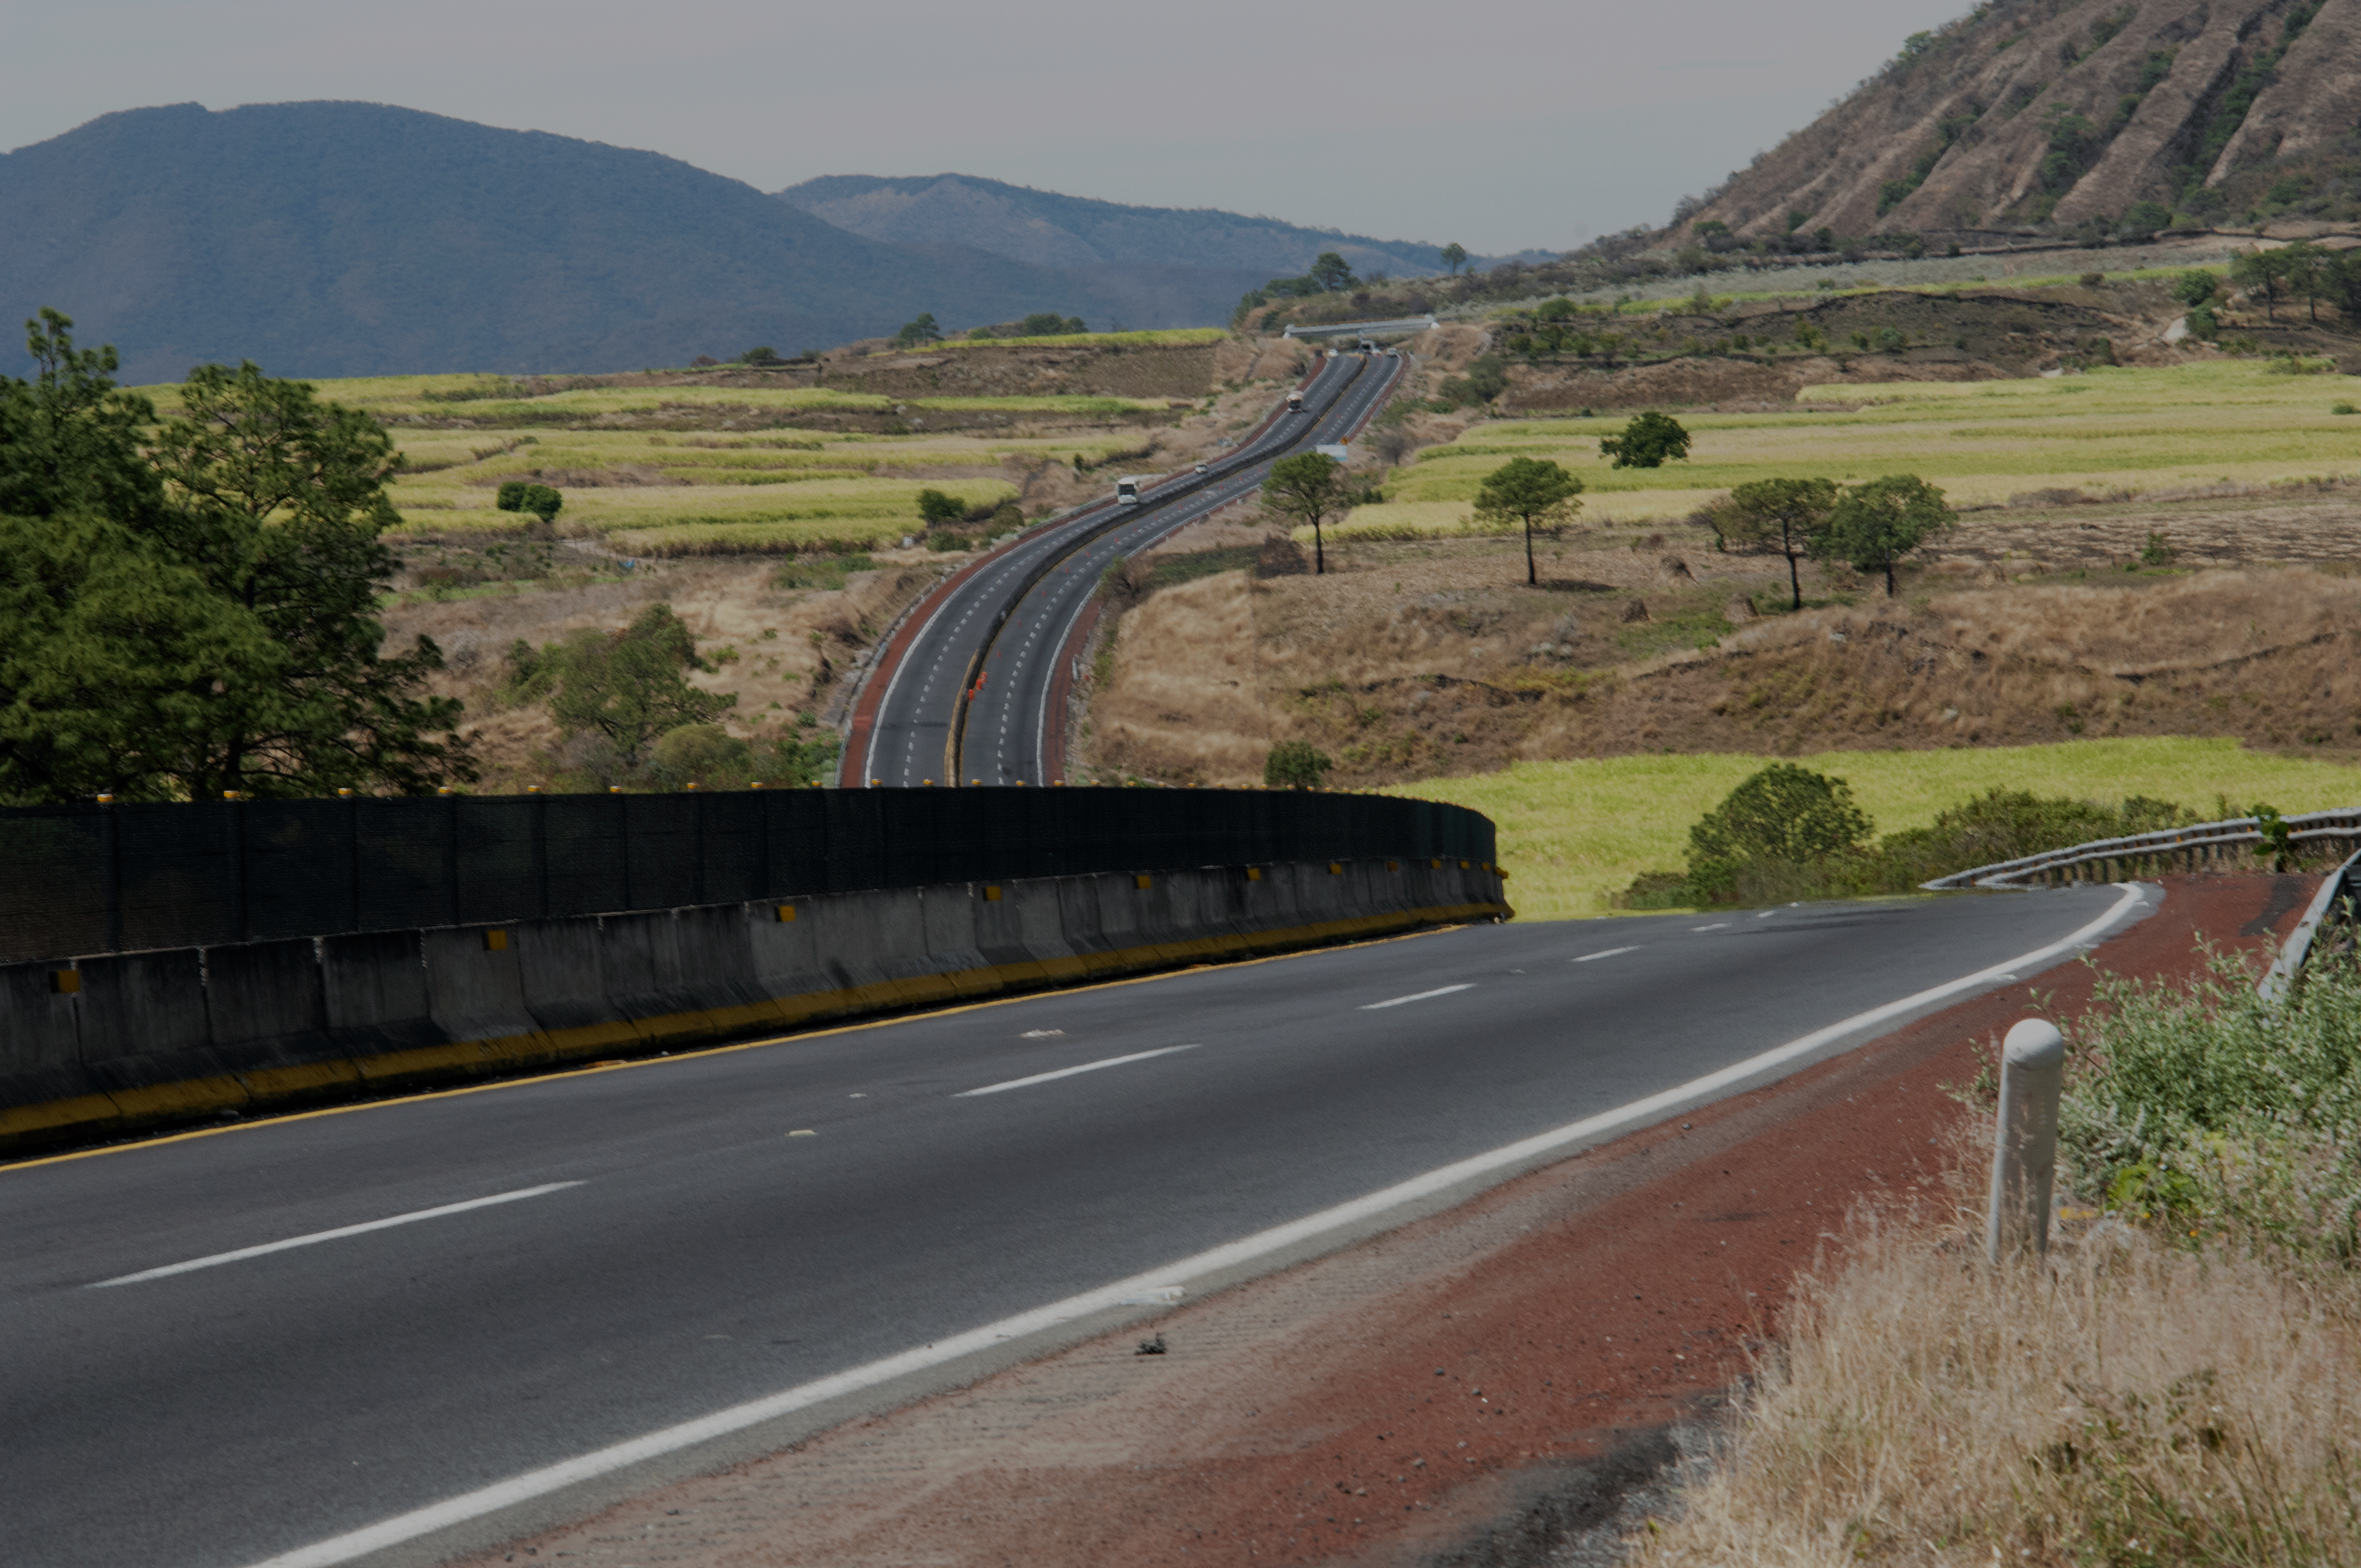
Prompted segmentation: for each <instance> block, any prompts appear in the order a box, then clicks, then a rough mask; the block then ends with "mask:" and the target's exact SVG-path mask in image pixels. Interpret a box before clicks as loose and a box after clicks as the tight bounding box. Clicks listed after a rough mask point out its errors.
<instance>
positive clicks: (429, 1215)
mask: <svg viewBox="0 0 2361 1568" xmlns="http://www.w3.org/2000/svg"><path fill="white" fill-rule="evenodd" d="M581 1185H582V1183H580V1182H578V1181H553V1182H550V1183H549V1184H548V1185H547V1186H545V1187H527V1188H525V1189H523V1190H521V1191H516V1192H496V1193H494V1194H493V1195H492V1196H490V1197H489V1198H470V1199H468V1200H467V1201H466V1202H464V1203H445V1204H444V1205H443V1206H442V1207H440V1208H436V1209H419V1210H415V1211H413V1212H410V1213H407V1214H395V1215H393V1216H391V1217H390V1218H388V1219H383V1220H370V1221H368V1222H367V1223H363V1224H358V1225H339V1226H337V1227H336V1228H335V1230H333V1231H313V1233H312V1234H310V1235H307V1236H290V1237H288V1238H287V1239H286V1240H285V1241H283V1242H264V1243H263V1244H262V1245H259V1246H242V1247H240V1248H238V1249H237V1250H236V1252H217V1253H214V1255H211V1256H210V1257H192V1258H191V1259H189V1260H188V1261H187V1262H186V1263H168V1264H166V1265H165V1266H163V1267H161V1268H143V1269H141V1270H140V1271H139V1272H138V1273H137V1274H124V1275H118V1276H116V1277H115V1278H113V1279H101V1280H97V1281H94V1282H93V1283H92V1284H89V1285H85V1286H83V1287H82V1288H83V1289H85V1290H104V1289H105V1288H107V1287H109V1286H111V1285H137V1284H139V1283H140V1282H141V1281H143V1280H148V1279H161V1278H163V1277H165V1276H167V1275H170V1274H186V1273H188V1272H190V1271H191V1270H192V1269H198V1268H213V1267H216V1266H219V1265H222V1264H225V1263H243V1262H244V1261H246V1260H247V1258H249V1257H261V1256H264V1255H267V1254H269V1253H274V1252H285V1251H287V1250H288V1249H289V1248H290V1247H299V1246H315V1245H318V1244H320V1243H321V1242H333V1241H340V1240H342V1239H343V1238H344V1237H346V1236H357V1235H362V1234H367V1233H368V1232H370V1231H385V1230H391V1229H392V1228H393V1227H394V1226H396V1225H414V1224H416V1223H418V1222H419V1221H421V1220H439V1219H441V1218H443V1216H444V1215H445V1214H464V1213H466V1212H467V1211H468V1210H470V1209H489V1208H490V1207H491V1206H492V1205H493V1204H495V1203H513V1202H515V1201H518V1200H519V1199H521V1198H538V1197H540V1196H541V1195H542V1194H543V1193H544V1192H563V1191H564V1190H566V1189H567V1188H569V1187H579V1186H581Z"/></svg>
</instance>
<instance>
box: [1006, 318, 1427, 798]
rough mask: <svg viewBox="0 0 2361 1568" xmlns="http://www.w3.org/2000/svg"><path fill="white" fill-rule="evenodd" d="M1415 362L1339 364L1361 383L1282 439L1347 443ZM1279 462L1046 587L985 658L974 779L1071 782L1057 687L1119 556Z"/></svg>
mask: <svg viewBox="0 0 2361 1568" xmlns="http://www.w3.org/2000/svg"><path fill="white" fill-rule="evenodd" d="M1408 364H1409V361H1407V360H1404V359H1398V358H1390V357H1388V356H1382V355H1379V356H1370V357H1368V358H1367V359H1366V361H1365V360H1364V359H1363V358H1362V357H1361V356H1345V358H1343V359H1339V360H1332V361H1330V365H1329V374H1331V375H1334V374H1335V373H1336V370H1337V367H1340V366H1342V367H1345V371H1346V374H1348V375H1350V376H1351V378H1350V379H1349V380H1347V381H1345V383H1344V384H1343V385H1342V386H1341V387H1340V388H1339V389H1337V390H1336V392H1335V395H1334V397H1333V398H1331V399H1329V400H1326V401H1325V403H1324V404H1323V406H1321V407H1320V408H1319V409H1318V411H1316V412H1313V411H1312V406H1313V405H1312V400H1311V399H1309V398H1306V399H1305V400H1304V406H1305V409H1306V412H1305V413H1304V414H1303V415H1301V416H1299V417H1297V418H1296V419H1294V420H1292V421H1290V422H1287V423H1288V424H1293V425H1300V426H1308V427H1309V428H1305V429H1295V430H1290V429H1288V428H1287V427H1286V424H1282V426H1281V428H1280V429H1279V431H1277V432H1274V439H1276V438H1277V437H1279V436H1280V435H1287V436H1291V438H1292V441H1291V449H1292V450H1299V451H1300V450H1304V449H1307V448H1309V447H1312V446H1315V445H1319V444H1323V443H1331V442H1340V441H1343V440H1344V439H1345V437H1346V436H1348V435H1349V434H1351V433H1353V432H1354V431H1355V430H1356V429H1358V428H1359V427H1360V425H1361V422H1363V421H1364V420H1366V419H1367V418H1368V417H1369V415H1371V414H1372V413H1374V412H1376V411H1377V409H1378V406H1379V405H1380V404H1381V403H1382V402H1383V401H1384V400H1385V397H1386V394H1387V393H1389V392H1390V391H1391V390H1392V389H1393V388H1394V385H1395V383H1396V381H1397V380H1398V379H1399V378H1400V374H1401V372H1402V371H1403V369H1405V368H1406V367H1407V366H1408ZM1355 370H1357V374H1354V373H1353V372H1354V371H1355ZM1275 460H1276V455H1260V456H1254V457H1252V458H1250V459H1249V460H1247V461H1245V462H1242V463H1241V464H1239V465H1238V466H1236V467H1235V468H1231V469H1225V470H1223V471H1222V472H1221V473H1219V474H1218V475H1217V476H1216V482H1215V483H1213V484H1210V485H1207V486H1206V487H1205V488H1202V489H1201V490H1199V491H1197V492H1195V493H1194V494H1191V495H1188V496H1183V497H1180V498H1179V499H1175V500H1173V501H1170V502H1169V503H1167V504H1165V505H1162V506H1158V507H1153V508H1150V509H1148V510H1147V511H1146V512H1145V513H1144V514H1142V515H1140V516H1137V517H1135V518H1131V519H1128V520H1126V521H1125V522H1124V523H1123V524H1122V525H1121V526H1120V527H1118V528H1115V529H1114V530H1112V531H1110V532H1106V533H1103V534H1101V535H1100V536H1099V537H1098V538H1096V539H1094V540H1093V541H1092V542H1091V543H1088V544H1086V545H1084V546H1082V548H1081V549H1080V550H1078V551H1076V552H1074V553H1073V554H1071V555H1069V556H1068V557H1067V558H1066V559H1065V560H1064V561H1062V562H1060V564H1059V565H1058V568H1057V569H1056V570H1055V571H1053V572H1051V573H1050V574H1049V576H1047V577H1045V578H1043V579H1042V580H1041V581H1040V582H1039V583H1038V584H1037V585H1036V586H1035V587H1034V588H1033V590H1032V591H1031V592H1030V593H1028V594H1027V595H1026V596H1025V598H1023V599H1022V600H1021V601H1020V602H1019V603H1018V604H1017V606H1016V609H1015V611H1014V612H1012V613H1011V615H1010V616H1009V618H1008V623H1007V625H1006V626H1005V628H1004V629H1003V630H1002V631H1001V633H1000V635H999V637H998V638H997V639H996V640H994V643H993V646H992V652H991V654H990V656H989V657H988V658H987V659H986V660H985V662H984V675H985V679H984V682H983V688H982V690H980V691H979V692H978V693H977V694H976V698H975V700H974V701H973V702H972V703H970V704H969V705H968V713H967V737H966V745H965V747H964V748H963V750H962V753H961V773H964V774H966V775H967V776H968V777H969V778H970V780H971V781H973V780H981V781H982V782H983V783H984V784H1050V783H1053V782H1055V781H1056V780H1058V779H1060V778H1061V777H1063V776H1064V771H1065V760H1064V759H1063V758H1062V757H1055V756H1051V755H1050V754H1049V752H1050V750H1051V748H1049V747H1048V746H1047V745H1046V744H1045V736H1046V734H1047V732H1048V731H1049V729H1050V717H1051V716H1050V713H1049V704H1050V702H1051V700H1052V696H1051V690H1052V687H1053V686H1054V685H1055V684H1056V681H1057V676H1058V665H1059V663H1060V660H1061V658H1065V657H1079V655H1078V654H1071V653H1061V652H1060V650H1062V649H1065V648H1066V645H1067V641H1068V638H1069V635H1070V634H1071V632H1072V630H1073V629H1074V623H1075V622H1076V621H1077V620H1080V619H1081V618H1082V611H1083V609H1085V608H1086V607H1087V606H1088V605H1089V604H1090V602H1091V596H1092V594H1093V592H1094V591H1095V590H1096V588H1097V587H1098V582H1099V575H1100V574H1101V573H1102V572H1104V570H1105V569H1106V568H1107V567H1108V566H1109V565H1113V564H1114V562H1115V560H1116V558H1118V557H1120V556H1127V555H1134V554H1138V553H1139V552H1140V551H1142V550H1145V549H1147V548H1148V546H1149V545H1151V544H1153V543H1156V542H1157V541H1158V540H1159V539H1161V538H1163V537H1164V536H1165V535H1166V534H1169V533H1170V532H1173V531H1174V530H1175V529H1179V528H1184V527H1186V526H1187V525H1189V524H1190V523H1192V522H1195V521H1198V520H1199V519H1201V518H1204V517H1207V516H1209V515H1211V514H1212V513H1213V512H1214V511H1217V510H1220V509H1221V508H1223V507H1225V506H1228V505H1229V504H1230V503H1231V502H1232V501H1235V500H1237V499H1240V498H1241V497H1243V496H1247V495H1251V494H1252V493H1253V492H1254V491H1255V490H1256V489H1257V488H1259V487H1260V486H1261V484H1262V482H1263V479H1264V478H1265V477H1267V476H1268V474H1269V472H1270V465H1271V463H1272V462H1273V461H1275Z"/></svg>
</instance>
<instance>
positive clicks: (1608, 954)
mask: <svg viewBox="0 0 2361 1568" xmlns="http://www.w3.org/2000/svg"><path fill="white" fill-rule="evenodd" d="M1646 946H1647V944H1646V943H1645V942H1642V943H1640V944H1639V945H1638V946H1636V947H1630V948H1608V949H1607V950H1606V951H1604V952H1598V953H1585V954H1583V955H1582V957H1580V958H1578V959H1568V960H1567V961H1568V962H1570V963H1577V964H1587V963H1596V962H1597V961H1598V959H1615V958H1620V957H1622V956H1623V955H1624V954H1625V953H1636V952H1638V951H1639V950H1640V948H1644V947H1646Z"/></svg>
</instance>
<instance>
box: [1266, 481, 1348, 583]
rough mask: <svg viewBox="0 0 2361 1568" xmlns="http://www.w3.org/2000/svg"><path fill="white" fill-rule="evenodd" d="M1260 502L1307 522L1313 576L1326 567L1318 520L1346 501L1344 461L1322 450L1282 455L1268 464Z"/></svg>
mask: <svg viewBox="0 0 2361 1568" xmlns="http://www.w3.org/2000/svg"><path fill="white" fill-rule="evenodd" d="M1262 504H1263V505H1265V506H1267V507H1268V508H1269V509H1270V510H1273V511H1275V512H1277V513H1279V516H1281V517H1284V518H1287V519H1289V520H1290V521H1293V522H1296V523H1299V524H1301V523H1309V524H1311V526H1312V572H1313V574H1314V575H1315V576H1316V575H1318V574H1320V573H1323V572H1325V571H1327V570H1328V552H1327V547H1326V546H1325V544H1324V543H1323V542H1322V539H1321V535H1320V524H1321V522H1322V521H1323V520H1325V519H1326V518H1328V517H1329V516H1330V515H1332V514H1334V513H1335V512H1339V511H1342V510H1345V506H1346V504H1347V502H1346V499H1345V465H1343V464H1342V463H1339V462H1337V461H1336V459H1334V457H1331V456H1329V455H1328V454H1326V453H1325V452H1301V453H1298V454H1297V455H1294V456H1292V457H1282V458H1280V459H1279V461H1278V462H1276V463H1274V464H1272V465H1271V466H1270V477H1268V478H1267V479H1265V480H1264V481H1263V482H1262Z"/></svg>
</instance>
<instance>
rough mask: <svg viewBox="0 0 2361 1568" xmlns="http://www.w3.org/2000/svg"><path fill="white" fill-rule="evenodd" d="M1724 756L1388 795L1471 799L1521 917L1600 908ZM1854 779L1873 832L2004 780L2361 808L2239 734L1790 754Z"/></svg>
mask: <svg viewBox="0 0 2361 1568" xmlns="http://www.w3.org/2000/svg"><path fill="white" fill-rule="evenodd" d="M1776 760H1779V759H1774V758H1770V757H1748V756H1732V755H1727V754H1724V755H1708V756H1653V757H1609V758H1604V759H1586V760H1577V761H1573V762H1520V763H1518V764H1517V765H1516V766H1514V767H1511V768H1509V769H1507V770H1505V771H1504V772H1501V773H1488V774H1484V775H1482V776H1480V777H1476V778H1456V779H1429V780H1426V781H1424V782H1422V783H1420V784H1410V785H1405V786H1403V787H1402V788H1400V790H1398V791H1395V792H1393V793H1398V794H1402V795H1418V796H1422V797H1423V798H1426V799H1430V800H1448V801H1454V802H1456V803H1457V804H1459V805H1462V806H1473V807H1475V808H1476V809H1477V810H1478V811H1481V812H1483V813H1484V814H1485V815H1486V816H1488V817H1491V818H1492V820H1493V821H1494V822H1496V823H1498V824H1499V829H1500V847H1499V854H1500V861H1501V863H1502V864H1503V865H1505V866H1506V867H1507V868H1508V870H1509V872H1510V883H1509V895H1510V902H1511V903H1513V904H1515V905H1516V906H1517V911H1518V913H1519V914H1520V915H1521V916H1524V917H1526V918H1528V919H1542V920H1566V919H1575V918H1579V917H1583V916H1593V915H1599V914H1604V913H1605V912H1606V910H1605V905H1604V899H1605V896H1606V895H1607V894H1610V893H1613V892H1615V891H1617V890H1620V889H1621V888H1623V887H1625V886H1628V885H1629V884H1630V883H1631V879H1632V878H1633V877H1635V876H1637V875H1638V874H1640V873H1641V872H1646V871H1659V870H1677V869H1679V868H1680V866H1681V865H1682V863H1683V861H1684V859H1685V857H1686V852H1687V847H1688V828H1689V824H1691V823H1693V822H1695V821H1696V820H1697V818H1698V817H1700V816H1702V815H1704V813H1705V812H1706V811H1708V810H1709V809H1710V808H1711V807H1713V806H1716V805H1719V803H1720V801H1721V799H1722V797H1723V796H1724V795H1728V794H1729V793H1730V790H1731V789H1732V788H1734V787H1735V786H1736V785H1737V784H1738V783H1739V782H1740V781H1741V780H1742V779H1744V778H1745V777H1746V776H1747V775H1748V774H1750V773H1753V772H1754V771H1755V770H1756V769H1758V768H1762V767H1763V766H1766V765H1767V764H1769V763H1770V762H1773V761H1776ZM1794 760H1795V761H1797V762H1801V763H1802V765H1804V766H1805V767H1807V768H1812V769H1815V770H1817V771H1819V772H1824V773H1832V774H1834V775H1836V776H1838V777H1839V778H1842V779H1845V780H1846V781H1848V782H1849V783H1850V784H1851V785H1852V787H1853V792H1854V794H1855V795H1856V796H1857V797H1858V798H1859V799H1860V801H1861V805H1862V806H1863V807H1864V808H1865V809H1867V811H1868V812H1869V814H1870V816H1871V817H1872V819H1873V820H1874V821H1875V822H1876V825H1877V829H1878V831H1880V832H1882V833H1887V832H1894V831H1895V830H1897V829H1900V828H1918V827H1924V826H1926V825H1927V824H1928V823H1930V822H1932V821H1933V820H1934V819H1935V816H1936V814H1937V813H1938V812H1939V811H1941V810H1942V809H1943V808H1945V807H1946V806H1953V805H1956V804H1958V803H1959V802H1960V801H1961V800H1964V799H1965V798H1967V797H1968V796H1969V795H1976V794H1981V793H1982V792H1983V791H1985V790H1988V789H1992V788H1994V787H1996V786H2004V787H2007V788H2011V789H2029V790H2031V791H2033V792H2034V793H2035V794H2037V795H2074V796H2081V797H2087V798H2089V799H2092V800H2099V801H2107V802H2113V801H2117V800H2121V799H2122V798H2123V797H2125V796H2126V795H2151V796H2155V797H2158V798H2160V799H2165V800H2172V801H2178V802H2179V803H2180V804H2181V805H2183V806H2189V807H2191V808H2192V809H2197V810H2202V811H2205V812H2207V813H2208V814H2209V815H2210V814H2211V813H2212V810H2213V806H2214V802H2215V798H2216V796H2218V795H2227V796H2228V797H2229V799H2230V802H2231V804H2232V806H2234V807H2235V808H2236V809H2237V810H2238V811H2240V812H2242V813H2243V812H2244V811H2245V810H2246V807H2247V806H2251V805H2253V804H2254V803H2255V802H2257V801H2258V800H2259V801H2268V802H2269V803H2270V804H2271V805H2274V806H2278V807H2279V808H2280V809H2281V810H2283V811H2289V812H2296V811H2320V810H2325V809H2327V808H2328V807H2331V806H2353V805H2356V804H2361V770H2356V769H2355V768H2351V767H2346V766H2343V765H2340V764H2337V763H2334V762H2313V761H2310V760H2307V759H2303V758H2296V757H2279V756H2272V755H2269V754H2268V753H2264V752H2257V751H2246V750H2244V749H2242V748H2241V747H2240V746H2239V745H2238V744H2237V742H2235V740H2179V739H2161V740H2146V739H2140V740H2077V741H2070V742H2068V743H2066V744H2062V745H2056V746H2017V747H1999V748H1993V749H1992V750H1988V751H1839V752H1829V753H1827V754H1825V755H1822V756H1818V757H1803V758H1797V759H1794Z"/></svg>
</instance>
